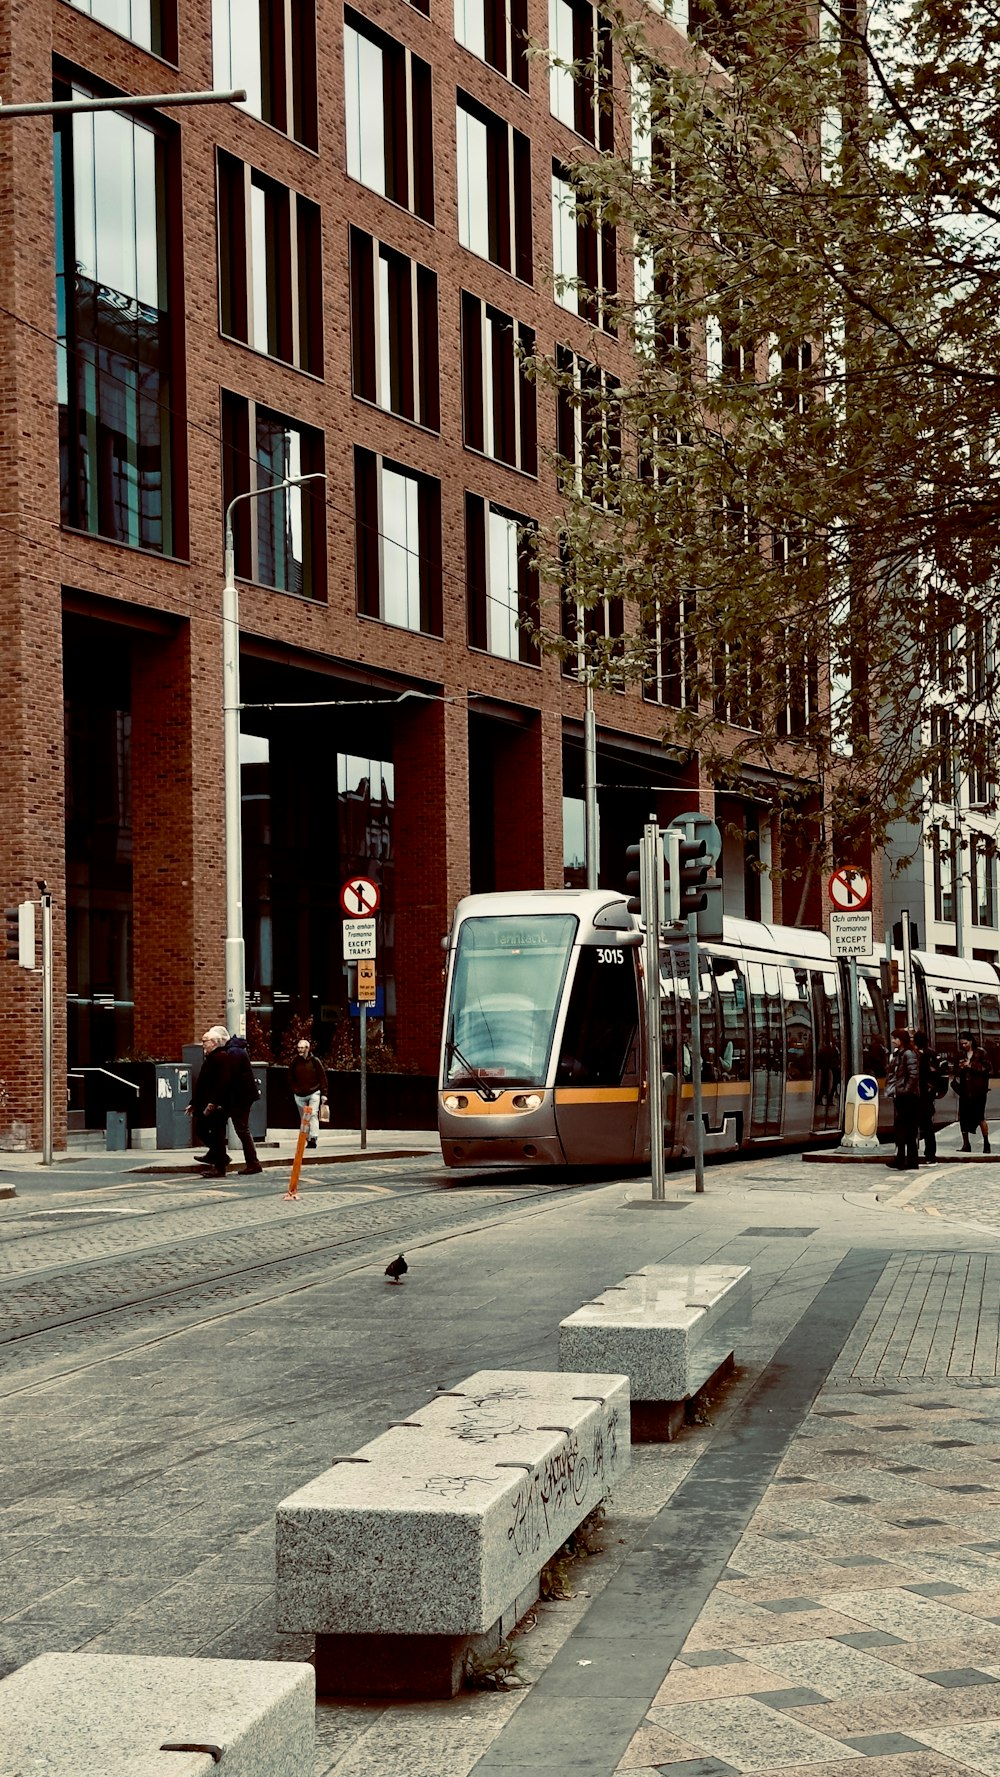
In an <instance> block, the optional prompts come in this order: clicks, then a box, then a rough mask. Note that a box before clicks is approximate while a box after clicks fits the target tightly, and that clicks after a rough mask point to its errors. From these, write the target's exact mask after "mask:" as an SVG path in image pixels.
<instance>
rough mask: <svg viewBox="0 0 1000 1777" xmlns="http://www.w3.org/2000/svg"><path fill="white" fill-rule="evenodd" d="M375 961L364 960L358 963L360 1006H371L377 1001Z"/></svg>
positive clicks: (371, 959) (372, 959)
mask: <svg viewBox="0 0 1000 1777" xmlns="http://www.w3.org/2000/svg"><path fill="white" fill-rule="evenodd" d="M376 991H377V990H376V987H375V960H374V958H362V959H361V960H360V961H359V962H358V1004H359V1005H361V1006H370V1005H371V1004H372V1002H373V1001H374V999H375V994H376Z"/></svg>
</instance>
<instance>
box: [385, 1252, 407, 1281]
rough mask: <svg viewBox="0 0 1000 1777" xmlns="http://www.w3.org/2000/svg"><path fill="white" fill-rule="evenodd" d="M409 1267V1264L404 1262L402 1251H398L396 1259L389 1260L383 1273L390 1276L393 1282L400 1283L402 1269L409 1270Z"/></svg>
mask: <svg viewBox="0 0 1000 1777" xmlns="http://www.w3.org/2000/svg"><path fill="white" fill-rule="evenodd" d="M409 1269H410V1267H409V1265H408V1264H407V1263H406V1260H405V1259H404V1257H403V1255H402V1253H400V1255H399V1258H398V1259H390V1260H389V1263H388V1265H387V1266H386V1268H385V1275H386V1277H388V1278H390V1279H391V1280H392V1282H393V1283H402V1281H403V1273H404V1271H409Z"/></svg>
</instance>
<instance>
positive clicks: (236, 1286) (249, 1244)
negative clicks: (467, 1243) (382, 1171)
mask: <svg viewBox="0 0 1000 1777" xmlns="http://www.w3.org/2000/svg"><path fill="white" fill-rule="evenodd" d="M571 1190H573V1191H577V1190H579V1186H574V1187H553V1186H552V1185H545V1186H540V1187H536V1188H533V1189H532V1188H530V1187H529V1188H524V1187H522V1188H520V1189H518V1190H517V1191H516V1193H515V1192H512V1191H511V1190H510V1188H509V1187H508V1188H507V1189H506V1190H504V1191H503V1193H502V1195H501V1194H500V1193H497V1194H496V1195H494V1194H493V1192H490V1193H489V1196H488V1198H487V1199H486V1200H485V1201H484V1194H483V1191H482V1188H481V1187H479V1188H477V1189H475V1192H474V1194H473V1193H472V1192H469V1193H466V1192H464V1191H463V1192H461V1193H454V1192H449V1193H448V1194H447V1196H446V1197H442V1195H441V1192H440V1191H439V1190H435V1189H411V1190H408V1191H407V1193H406V1195H405V1197H394V1198H393V1199H391V1201H388V1202H387V1201H386V1200H385V1199H380V1200H378V1202H377V1203H373V1202H372V1200H371V1199H369V1200H368V1201H367V1202H366V1203H364V1204H361V1205H356V1206H352V1209H350V1210H346V1211H345V1210H344V1209H343V1208H342V1207H338V1206H337V1205H336V1204H331V1206H330V1212H329V1213H330V1214H331V1215H333V1214H335V1215H336V1216H337V1221H338V1227H337V1230H336V1233H335V1234H333V1235H332V1237H331V1236H330V1235H328V1236H327V1237H325V1238H324V1237H319V1238H317V1234H318V1233H319V1230H317V1229H316V1227H315V1223H316V1220H317V1219H319V1220H322V1221H325V1220H326V1219H327V1216H326V1214H325V1213H322V1212H320V1214H319V1215H318V1216H317V1215H316V1214H314V1215H313V1216H312V1217H311V1218H310V1222H311V1226H310V1227H308V1228H307V1227H305V1226H303V1227H301V1235H302V1241H301V1243H300V1244H298V1245H297V1246H296V1248H295V1250H293V1251H289V1250H288V1247H287V1243H286V1242H283V1245H284V1250H282V1251H280V1252H274V1251H270V1252H268V1251H266V1250H264V1251H261V1250H260V1249H261V1247H262V1246H263V1247H266V1245H267V1243H268V1236H269V1235H271V1236H273V1235H274V1233H275V1232H276V1230H275V1228H274V1227H273V1225H272V1226H271V1227H267V1226H264V1227H261V1226H260V1225H259V1224H258V1225H255V1226H252V1227H244V1228H241V1229H235V1230H231V1231H230V1233H229V1235H228V1237H227V1238H226V1240H225V1241H224V1242H219V1241H214V1242H213V1243H212V1256H211V1258H210V1259H209V1260H208V1262H206V1257H205V1250H204V1249H205V1244H206V1242H205V1238H204V1235H203V1234H202V1233H198V1232H194V1233H192V1234H191V1235H190V1236H188V1237H187V1238H186V1239H184V1240H178V1239H177V1238H176V1237H174V1238H172V1239H171V1240H169V1241H165V1242H161V1243H157V1244H153V1245H147V1246H145V1247H143V1248H142V1249H141V1250H140V1251H137V1252H131V1253H122V1254H117V1255H113V1256H109V1257H107V1258H105V1259H100V1260H98V1259H90V1260H88V1261H86V1262H85V1263H84V1264H83V1265H76V1266H74V1265H73V1264H72V1262H66V1263H63V1264H56V1265H53V1266H48V1267H44V1268H42V1269H40V1270H39V1271H37V1272H34V1273H27V1274H22V1275H21V1276H19V1277H18V1278H16V1279H12V1280H9V1281H8V1282H6V1283H4V1284H0V1398H7V1397H8V1396H10V1395H13V1394H17V1393H22V1392H24V1391H25V1390H26V1389H30V1388H34V1387H37V1386H44V1385H47V1384H49V1383H51V1382H52V1381H55V1380H58V1379H60V1378H63V1377H65V1376H68V1375H71V1374H74V1373H76V1372H78V1371H80V1370H83V1369H88V1368H92V1367H94V1366H95V1365H96V1364H100V1363H103V1362H106V1361H108V1360H109V1359H113V1358H119V1357H122V1356H124V1355H127V1354H128V1353H129V1352H135V1351H137V1350H140V1349H142V1348H143V1347H145V1346H149V1345H154V1344H157V1343H159V1342H161V1341H162V1340H163V1339H166V1338H170V1337H173V1336H174V1335H175V1334H178V1333H180V1332H187V1331H190V1330H192V1329H194V1328H195V1327H197V1326H199V1325H202V1324H208V1323H209V1322H212V1321H218V1320H220V1319H224V1318H226V1317H228V1316H231V1315H237V1314H240V1313H242V1312H244V1311H245V1310H246V1309H248V1308H251V1307H255V1306H258V1305H261V1304H264V1303H267V1302H274V1301H276V1300H280V1299H281V1298H282V1297H283V1296H288V1295H292V1294H296V1293H298V1292H300V1291H303V1290H308V1289H312V1288H315V1287H317V1286H319V1285H326V1284H330V1283H334V1282H336V1281H337V1280H338V1279H340V1278H343V1277H345V1276H348V1275H351V1274H353V1273H356V1272H358V1271H362V1270H365V1269H366V1268H367V1267H368V1266H370V1265H371V1264H373V1263H375V1262H377V1261H378V1260H379V1259H380V1258H382V1257H383V1256H384V1252H385V1249H386V1247H387V1244H389V1245H393V1246H394V1247H396V1250H398V1246H397V1243H399V1245H402V1246H408V1247H409V1248H410V1250H411V1251H412V1250H417V1249H419V1248H420V1247H421V1246H429V1245H434V1244H437V1243H438V1242H440V1241H443V1240H448V1239H452V1238H455V1237H460V1236H462V1235H464V1234H471V1233H474V1232H476V1231H478V1230H480V1229H482V1228H485V1227H490V1226H493V1225H495V1224H496V1223H498V1222H502V1221H507V1220H510V1219H515V1218H516V1217H518V1216H521V1215H525V1214H529V1215H530V1214H543V1213H545V1209H546V1207H548V1206H549V1205H554V1204H555V1203H556V1202H559V1201H561V1200H562V1199H563V1198H564V1197H565V1196H566V1195H568V1194H569V1193H570V1191H571ZM435 1203H437V1204H439V1205H440V1206H441V1208H440V1213H438V1214H434V1213H429V1212H430V1211H431V1205H432V1204H435ZM463 1211H464V1213H463ZM348 1219H350V1220H351V1221H353V1222H354V1224H355V1225H354V1226H353V1227H345V1226H344V1223H345V1221H347V1220H348ZM362 1222H363V1224H364V1225H360V1224H361V1223H362ZM287 1230H288V1224H287V1223H286V1224H285V1225H284V1227H283V1228H282V1230H281V1232H282V1234H283V1235H284V1234H287ZM240 1249H242V1251H241V1250H240ZM220 1259H221V1260H222V1261H223V1262H220ZM123 1271H124V1272H125V1276H123ZM126 1278H127V1279H128V1281H126ZM137 1281H138V1284H139V1286H140V1287H137ZM143 1281H145V1285H146V1287H141V1285H142V1283H143ZM129 1283H131V1287H129ZM40 1300H41V1301H42V1302H43V1303H44V1302H45V1301H46V1300H47V1301H48V1303H49V1305H50V1311H49V1312H44V1311H43V1312H41V1313H39V1312H38V1305H39V1301H40ZM151 1321H152V1323H153V1324H152V1325H151ZM140 1330H141V1333H142V1336H141V1337H139V1338H135V1337H134V1335H135V1333H136V1332H137V1331H140ZM83 1344H86V1346H87V1347H89V1350H88V1351H87V1354H86V1355H84V1353H83V1350H82V1345H83ZM95 1348H96V1349H95ZM39 1366H40V1373H37V1371H38V1367H39ZM25 1370H30V1371H33V1372H36V1373H33V1374H31V1375H29V1376H28V1377H25V1374H24V1372H25Z"/></svg>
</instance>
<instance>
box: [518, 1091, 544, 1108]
mask: <svg viewBox="0 0 1000 1777" xmlns="http://www.w3.org/2000/svg"><path fill="white" fill-rule="evenodd" d="M541 1102H542V1095H541V1093H540V1092H516V1093H515V1094H514V1098H513V1100H512V1103H513V1106H514V1109H515V1110H516V1111H537V1109H538V1107H539V1105H540V1104H541Z"/></svg>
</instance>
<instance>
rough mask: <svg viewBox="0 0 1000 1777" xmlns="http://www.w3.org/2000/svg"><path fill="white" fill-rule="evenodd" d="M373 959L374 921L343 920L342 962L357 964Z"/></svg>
mask: <svg viewBox="0 0 1000 1777" xmlns="http://www.w3.org/2000/svg"><path fill="white" fill-rule="evenodd" d="M374 957H375V921H374V920H373V919H345V921H344V961H345V962H347V963H358V962H367V961H372V960H373V959H374Z"/></svg>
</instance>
